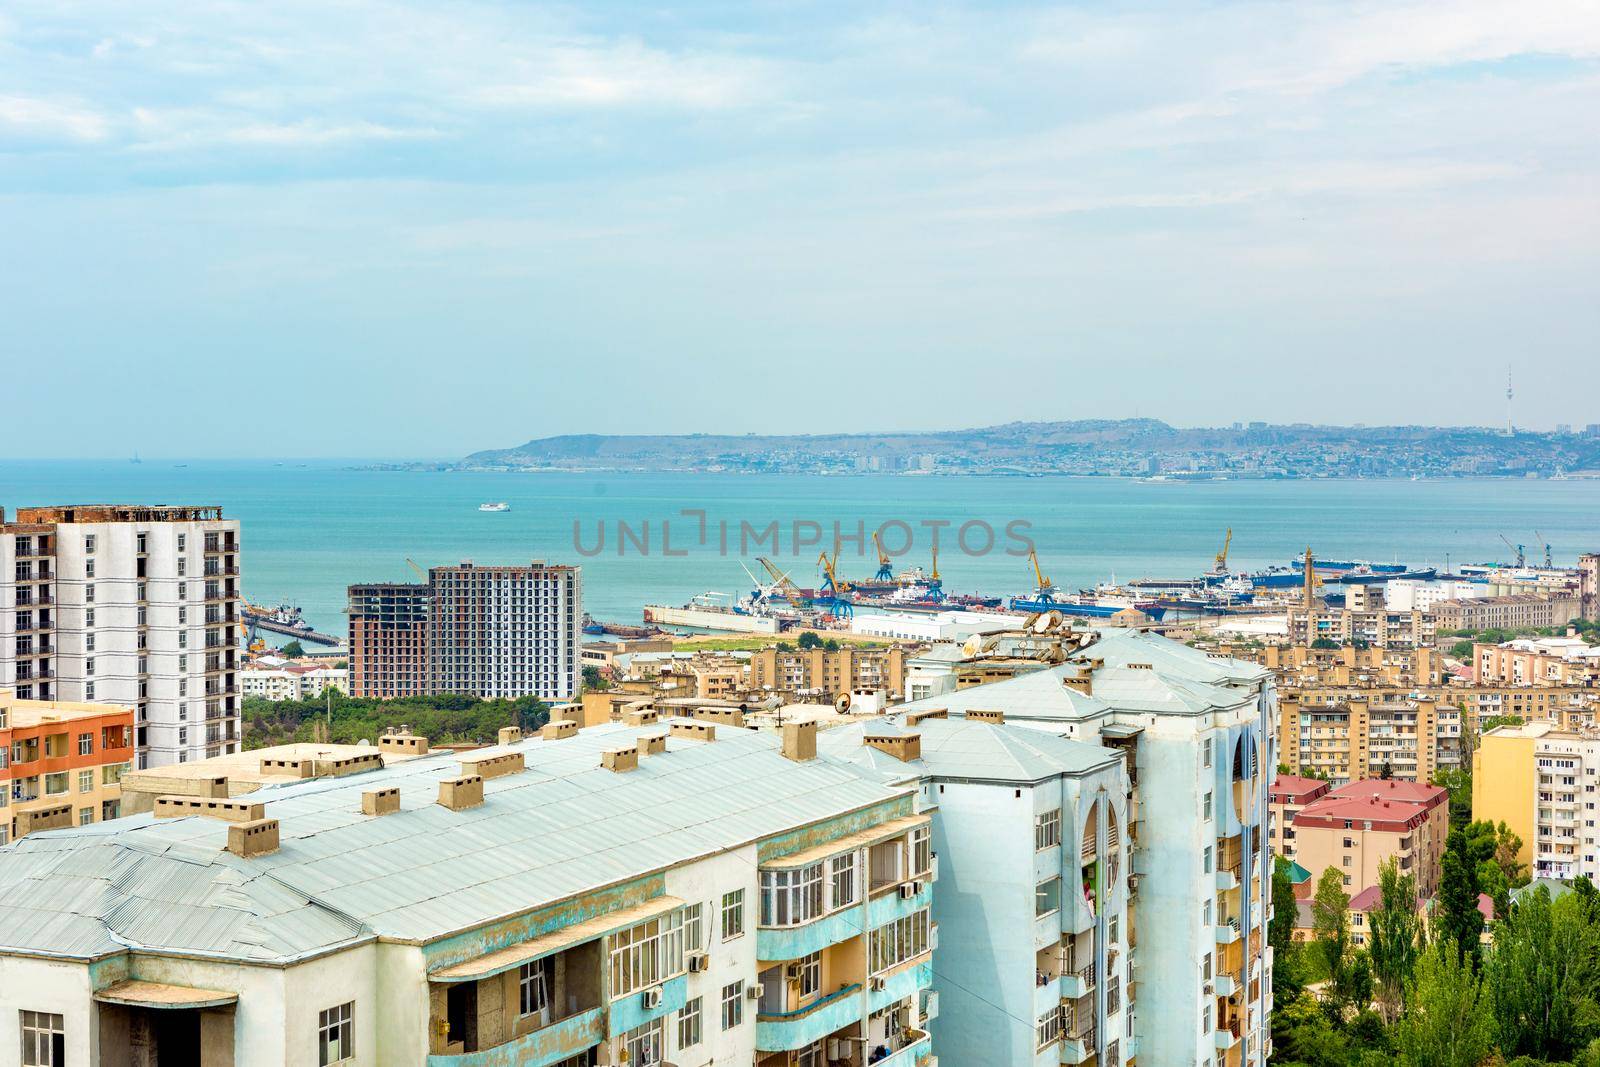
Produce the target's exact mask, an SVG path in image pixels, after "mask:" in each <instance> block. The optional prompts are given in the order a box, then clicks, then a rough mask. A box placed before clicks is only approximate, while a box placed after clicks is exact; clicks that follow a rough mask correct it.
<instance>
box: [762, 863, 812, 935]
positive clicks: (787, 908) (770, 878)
mask: <svg viewBox="0 0 1600 1067" xmlns="http://www.w3.org/2000/svg"><path fill="white" fill-rule="evenodd" d="M821 914H822V864H821V863H813V864H810V865H809V866H806V867H800V868H798V869H795V870H788V871H762V872H761V925H762V926H796V925H798V924H800V923H806V922H810V921H811V920H812V919H815V918H817V917H818V916H819V915H821Z"/></svg>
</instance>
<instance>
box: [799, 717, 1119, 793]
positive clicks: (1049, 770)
mask: <svg viewBox="0 0 1600 1067" xmlns="http://www.w3.org/2000/svg"><path fill="white" fill-rule="evenodd" d="M883 721H884V720H876V721H874V722H868V723H865V724H862V725H860V726H841V727H838V728H836V729H833V730H827V731H825V732H824V733H822V734H821V735H819V738H818V745H819V747H820V748H821V749H822V750H823V751H824V752H827V753H829V754H831V755H835V756H840V757H842V758H845V759H851V760H855V761H856V762H858V763H860V764H861V765H862V766H866V767H870V768H872V769H874V770H876V771H878V772H880V773H884V774H886V775H888V776H889V778H890V780H895V779H897V778H904V777H906V776H907V775H919V776H920V775H933V776H935V777H945V778H974V779H983V780H990V781H1003V782H1038V781H1043V780H1044V779H1046V778H1054V777H1056V776H1058V775H1063V774H1068V775H1076V774H1084V773H1087V772H1090V771H1093V770H1096V769H1098V768H1101V767H1105V766H1108V765H1110V764H1112V763H1116V762H1117V761H1119V760H1120V759H1121V758H1122V756H1121V753H1119V752H1117V751H1116V750H1115V749H1110V748H1103V747H1101V746H1100V745H1091V744H1086V743H1084V742H1082V741H1072V740H1069V739H1067V738H1065V737H1060V736H1057V735H1056V734H1052V733H1048V732H1046V731H1043V730H1036V729H1029V728H1027V727H1016V726H1007V725H1006V724H1004V723H994V722H987V721H984V720H981V719H960V718H958V719H924V720H923V721H921V722H919V723H917V724H916V725H915V726H912V727H909V728H906V727H901V728H900V730H901V732H902V733H917V734H920V735H921V741H920V747H921V750H922V756H921V758H920V759H916V760H911V761H910V762H907V763H902V762H901V761H899V760H897V759H895V758H894V757H893V756H890V755H888V754H887V753H884V752H880V751H879V750H877V749H875V748H872V747H870V746H866V745H864V744H863V740H864V738H866V737H871V736H875V735H877V734H879V733H880V731H881V727H880V725H879V724H880V723H881V722H883ZM897 772H898V773H897Z"/></svg>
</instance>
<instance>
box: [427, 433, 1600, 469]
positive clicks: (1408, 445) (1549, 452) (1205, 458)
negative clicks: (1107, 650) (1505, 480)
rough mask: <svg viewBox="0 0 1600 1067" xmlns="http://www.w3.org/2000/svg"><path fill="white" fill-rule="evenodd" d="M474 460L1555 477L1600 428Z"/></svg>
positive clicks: (576, 449) (571, 437)
mask: <svg viewBox="0 0 1600 1067" xmlns="http://www.w3.org/2000/svg"><path fill="white" fill-rule="evenodd" d="M456 466H457V467H460V468H470V469H478V470H482V469H544V470H549V469H557V470H563V469H564V470H731V471H752V472H753V471H828V472H835V473H842V472H848V471H899V472H905V473H919V472H920V473H968V474H1003V473H1074V474H1154V473H1181V474H1195V473H1202V474H1203V473H1205V472H1227V473H1231V474H1236V475H1250V476H1257V477H1311V476H1335V475H1351V474H1360V475H1393V474H1399V473H1407V472H1410V473H1415V474H1426V475H1484V474H1498V475H1525V474H1528V473H1530V472H1531V473H1535V474H1547V475H1554V474H1556V473H1558V472H1560V473H1577V472H1580V471H1585V470H1588V469H1591V468H1600V435H1596V434H1594V433H1593V432H1589V433H1584V434H1570V433H1569V434H1554V433H1517V434H1515V435H1508V434H1506V433H1505V432H1504V431H1501V430H1495V429H1490V428H1484V427H1428V426H1380V427H1351V426H1312V425H1308V424H1294V425H1270V424H1266V423H1251V424H1249V425H1248V426H1245V425H1239V426H1232V427H1209V428H1206V427H1202V428H1177V427H1173V426H1169V425H1167V424H1166V423H1164V422H1161V421H1159V420H1157V419H1095V420H1078V421H1073V422H1014V423H1006V424H1005V425H1001V426H987V427H982V428H979V429H970V430H943V431H937V432H928V433H858V434H781V435H780V434H743V435H731V434H681V435H667V434H652V435H643V434H638V435H635V434H629V435H612V434H568V435H563V436H560V437H545V438H539V439H536V440H532V441H529V442H527V443H526V444H523V445H519V446H517V447H515V448H505V449H491V450H487V451H483V452H474V453H473V454H472V455H470V456H467V457H466V458H465V459H464V460H462V461H461V462H460V463H459V464H456Z"/></svg>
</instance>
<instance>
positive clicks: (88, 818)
mask: <svg viewBox="0 0 1600 1067" xmlns="http://www.w3.org/2000/svg"><path fill="white" fill-rule="evenodd" d="M92 822H94V809H93V808H79V809H78V825H79V826H88V825H89V824H90V823H92Z"/></svg>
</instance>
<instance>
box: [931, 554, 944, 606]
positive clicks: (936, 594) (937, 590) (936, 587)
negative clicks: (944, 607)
mask: <svg viewBox="0 0 1600 1067" xmlns="http://www.w3.org/2000/svg"><path fill="white" fill-rule="evenodd" d="M927 584H928V599H929V600H933V601H939V600H943V599H944V582H943V581H941V580H940V578H939V546H938V545H934V546H933V573H932V574H930V575H928V583H927Z"/></svg>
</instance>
